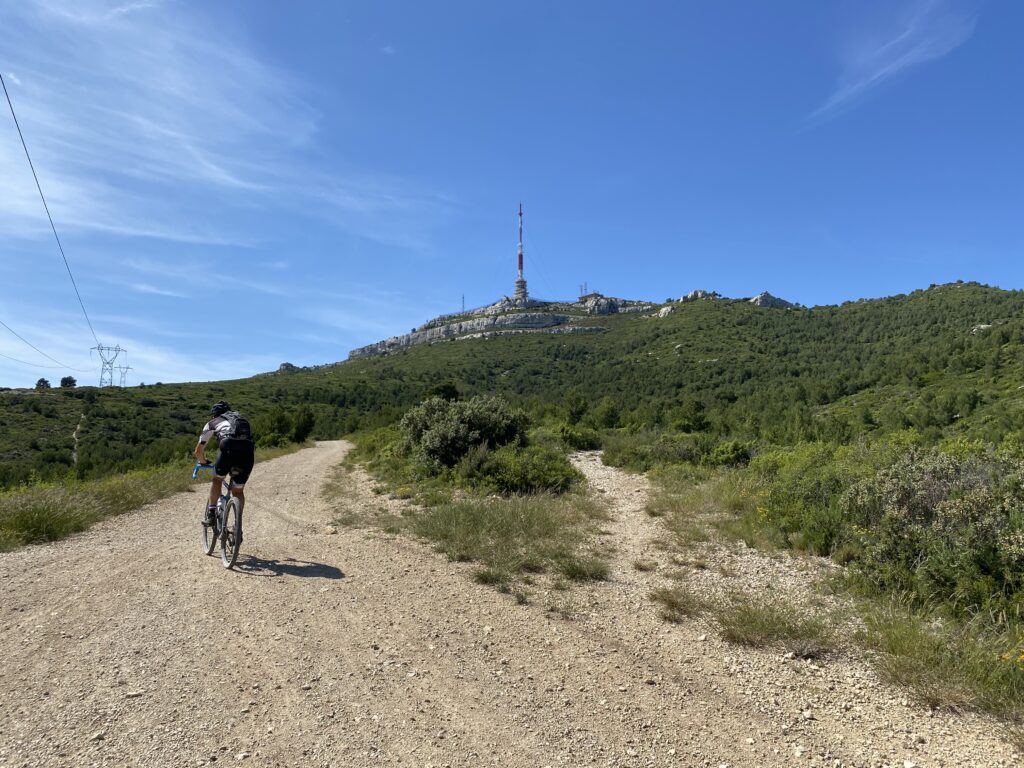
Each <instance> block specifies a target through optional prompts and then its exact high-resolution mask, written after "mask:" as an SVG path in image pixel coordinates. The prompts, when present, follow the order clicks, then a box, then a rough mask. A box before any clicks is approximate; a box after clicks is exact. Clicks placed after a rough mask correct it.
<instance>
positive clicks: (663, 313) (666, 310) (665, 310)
mask: <svg viewBox="0 0 1024 768" xmlns="http://www.w3.org/2000/svg"><path fill="white" fill-rule="evenodd" d="M675 311H676V308H675V307H673V306H671V305H669V306H667V307H662V308H661V309H659V310H658V317H668V316H669V315H671V314H672V313H673V312H675Z"/></svg>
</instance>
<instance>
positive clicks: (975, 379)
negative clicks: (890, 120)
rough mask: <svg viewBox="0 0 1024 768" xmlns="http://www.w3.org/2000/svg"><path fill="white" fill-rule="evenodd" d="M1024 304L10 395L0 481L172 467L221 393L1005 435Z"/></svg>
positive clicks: (682, 305)
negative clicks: (491, 399) (445, 394)
mask: <svg viewBox="0 0 1024 768" xmlns="http://www.w3.org/2000/svg"><path fill="white" fill-rule="evenodd" d="M666 307H669V308H671V311H664V310H665V309H666ZM1022 310H1024V293H1022V292H1020V291H1005V290H1000V289H996V288H990V287H986V286H982V285H978V284H975V283H956V284H949V285H943V286H933V287H931V288H929V289H927V290H920V291H915V292H913V293H911V294H908V295H901V296H895V297H891V298H885V299H878V300H862V301H857V302H850V303H846V304H843V305H841V306H822V307H813V308H788V309H781V308H775V307H770V306H757V305H756V304H752V303H750V302H748V301H740V300H725V299H715V298H709V299H701V300H695V301H689V302H676V303H672V304H668V305H655V306H653V307H651V309H650V310H649V311H643V312H631V313H616V314H607V315H600V316H597V315H594V316H589V317H582V316H581V317H578V318H576V325H577V326H578V327H587V326H590V325H594V326H600V327H601V328H603V329H604V331H603V332H599V333H598V332H594V333H579V334H576V333H573V334H532V333H520V334H514V335H496V336H478V337H475V338H466V339H457V340H449V341H444V342H442V343H434V344H424V345H420V346H413V347H410V348H407V349H401V350H399V351H396V352H392V353H390V354H386V355H378V356H372V357H363V358H357V359H353V360H349V361H347V362H344V363H338V364H334V365H328V366H323V367H319V368H317V369H315V370H307V369H284V370H282V371H280V372H277V373H273V374H264V375H260V376H255V377H252V378H248V379H241V380H236V381H223V382H211V383H201V384H156V385H148V386H139V387H134V388H129V389H105V390H99V389H97V388H93V387H80V388H77V389H72V390H48V391H41V392H36V391H5V392H0V408H2V411H0V486H9V485H11V484H13V483H18V482H23V481H25V480H27V479H29V478H30V477H42V478H47V477H59V476H64V475H66V474H68V473H69V472H74V473H75V474H77V475H78V476H80V477H93V476H101V475H103V474H106V473H109V472H112V471H121V470H124V469H127V468H130V467H139V466H147V465H151V464H157V463H161V462H164V461H167V460H170V459H173V458H176V457H178V456H183V455H185V454H186V453H187V452H189V451H190V450H191V447H192V444H193V442H194V439H195V435H196V433H197V431H198V429H199V427H200V426H201V423H202V421H203V417H204V414H205V413H206V409H207V408H208V406H209V403H210V402H211V401H213V400H216V399H219V398H226V399H228V400H230V401H231V402H232V403H234V404H236V405H237V406H238V407H240V408H242V409H243V410H245V411H246V412H247V413H249V414H252V415H253V417H254V419H255V421H256V425H257V429H258V430H259V431H260V432H261V434H263V435H267V434H270V433H277V432H281V431H282V430H284V429H285V428H286V427H287V426H288V421H289V419H290V418H292V417H293V416H294V415H295V412H296V410H297V409H298V408H300V407H302V406H306V407H308V408H309V409H310V410H311V412H312V414H313V416H314V417H315V426H314V428H313V436H314V437H318V438H333V437H338V436H340V435H343V434H346V433H349V432H352V431H355V430H359V429H363V428H367V427H372V426H377V425H382V424H386V423H389V422H390V421H393V420H394V419H395V418H397V417H398V416H399V415H400V414H401V413H402V412H403V411H404V410H405V409H406V408H407V407H408V406H409V405H411V404H413V403H415V402H417V401H418V400H419V399H420V398H422V397H423V395H424V394H425V393H426V392H427V391H428V390H429V389H430V388H431V387H432V386H435V385H438V384H440V383H442V382H446V381H451V382H454V383H455V385H456V386H457V387H458V389H459V390H460V391H461V392H463V393H465V394H473V393H480V392H489V393H498V394H503V395H506V396H507V397H509V398H511V399H513V400H516V401H518V402H520V403H521V404H522V405H524V406H526V407H527V408H528V409H529V410H530V411H531V413H533V415H534V416H535V417H537V418H541V419H543V418H545V417H546V416H559V417H564V415H565V413H566V412H567V409H568V408H569V407H570V406H571V407H572V408H573V409H574V411H575V416H576V417H580V418H582V419H583V420H585V421H589V422H590V423H592V424H593V425H594V426H597V427H607V428H615V427H625V428H634V429H641V428H647V427H665V428H671V429H679V430H684V431H691V432H703V433H706V434H708V435H709V436H711V437H712V438H715V439H719V438H734V439H741V440H756V441H762V442H773V443H791V442H795V441H798V440H802V439H810V438H816V437H817V438H823V439H829V440H833V441H840V442H842V441H846V440H849V439H851V438H852V437H853V436H855V435H856V434H859V433H861V432H864V431H890V430H895V429H903V428H906V427H910V426H912V427H915V428H917V429H918V430H919V431H921V432H922V433H924V435H925V436H926V438H928V439H932V440H934V439H938V438H940V437H941V436H943V435H946V434H953V433H955V434H966V435H971V436H977V437H981V438H984V439H986V440H990V441H998V440H1000V439H1002V438H1003V437H1004V436H1005V435H1006V434H1007V433H1010V432H1015V431H1017V430H1018V429H1019V425H1020V424H1021V423H1022V422H1021V417H1022V415H1024V394H1022V390H1020V389H1018V387H1019V386H1020V385H1019V381H1020V379H1021V364H1022V362H1024V347H1022V343H1021V342H1022V338H1024V320H1022ZM76 427H78V428H79V429H78V440H77V463H76V459H75V458H74V456H73V451H74V449H75V445H76V444H75V439H74V438H73V435H74V433H75V430H76Z"/></svg>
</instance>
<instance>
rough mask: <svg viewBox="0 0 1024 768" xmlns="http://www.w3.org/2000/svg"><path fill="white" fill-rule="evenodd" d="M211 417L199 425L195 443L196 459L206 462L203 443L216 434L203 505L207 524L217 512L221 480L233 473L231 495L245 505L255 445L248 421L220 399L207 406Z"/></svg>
mask: <svg viewBox="0 0 1024 768" xmlns="http://www.w3.org/2000/svg"><path fill="white" fill-rule="evenodd" d="M210 416H212V418H211V419H210V420H209V421H208V422H207V423H206V426H204V427H203V432H202V434H201V435H200V436H199V443H198V444H197V445H196V451H195V453H196V459H197V460H198V461H199V463H200V464H206V463H207V460H206V443H207V441H208V440H209V439H210V438H211V437H213V436H214V435H216V436H217V439H218V441H219V444H220V452H219V453H218V454H217V461H216V462H214V465H213V482H212V483H211V484H210V501H209V503H208V504H207V506H206V514H205V515H204V517H203V522H204V523H206V524H208V525H209V524H210V523H212V522H213V516H214V514H215V513H216V511H217V498H218V497H219V496H220V487H221V481H223V480H224V478H225V477H226V476H227V475H228V474H229V473H232V472H233V477H234V479H235V482H234V486H233V487H232V489H231V492H232V494H234V495H235V496H237V497H238V500H239V501H240V502H241V503H242V506H243V508H244V506H245V483H246V481H247V480H248V479H249V474H250V473H251V472H252V465H253V463H254V462H255V446H254V443H253V441H252V435H251V434H250V433H249V422H248V421H246V420H245V419H244V418H242V417H241V415H240V414H238V413H236V412H234V411H232V410H231V406H230V405H228V404H227V403H225V402H224V401H223V400H221V401H220V402H218V403H214V405H213V407H212V408H211V409H210ZM239 424H244V425H245V426H244V429H243V430H237V431H239V432H242V434H236V428H237V426H238V425H239Z"/></svg>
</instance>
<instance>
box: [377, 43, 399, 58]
mask: <svg viewBox="0 0 1024 768" xmlns="http://www.w3.org/2000/svg"><path fill="white" fill-rule="evenodd" d="M380 52H381V53H383V54H384V55H385V56H394V55H395V54H396V53H397V52H398V51H396V50H395V46H393V45H385V46H384V47H383V48H381V49H380Z"/></svg>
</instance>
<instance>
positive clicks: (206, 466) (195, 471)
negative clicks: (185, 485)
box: [192, 461, 213, 480]
mask: <svg viewBox="0 0 1024 768" xmlns="http://www.w3.org/2000/svg"><path fill="white" fill-rule="evenodd" d="M200 469H213V464H200V463H199V462H198V461H197V462H196V466H195V469H193V470H192V479H193V480H195V479H196V478H197V477H199V470H200Z"/></svg>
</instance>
